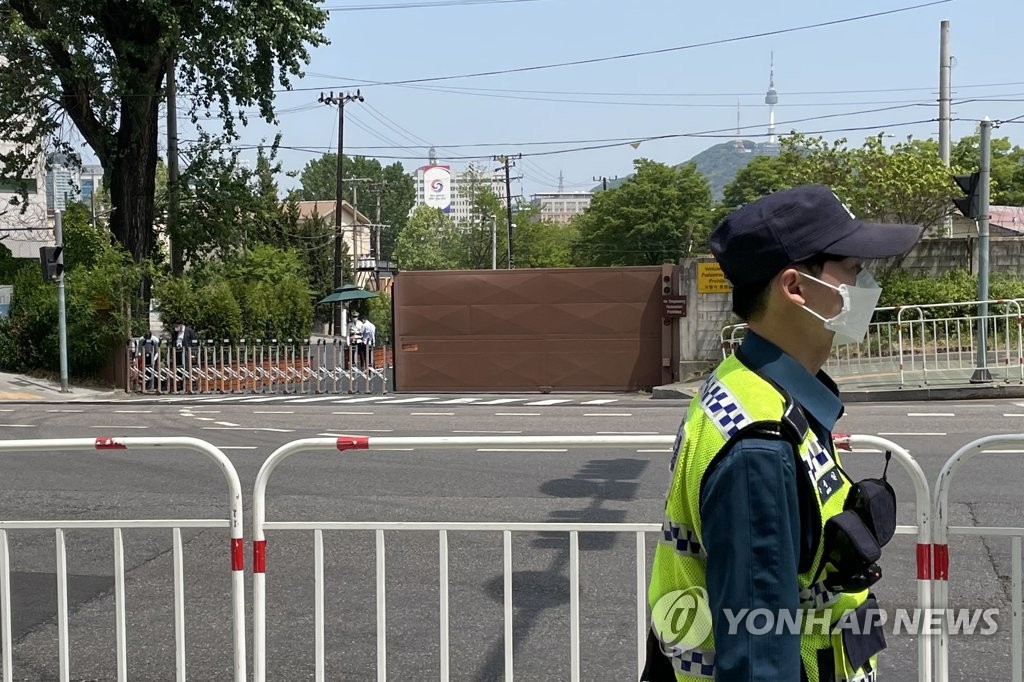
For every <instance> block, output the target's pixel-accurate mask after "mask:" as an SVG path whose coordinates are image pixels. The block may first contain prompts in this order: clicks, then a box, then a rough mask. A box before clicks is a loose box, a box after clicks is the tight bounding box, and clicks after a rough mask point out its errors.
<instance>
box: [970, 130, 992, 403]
mask: <svg viewBox="0 0 1024 682" xmlns="http://www.w3.org/2000/svg"><path fill="white" fill-rule="evenodd" d="M980 146H981V165H980V166H979V168H978V172H979V175H978V300H979V301H981V303H979V304H978V362H977V366H976V368H975V370H974V374H973V375H972V376H971V383H972V384H980V383H987V382H989V381H992V374H991V373H990V372H989V371H988V367H987V365H988V361H987V358H986V353H985V343H986V335H987V332H988V330H987V329H986V326H987V324H988V303H987V301H988V255H989V254H988V251H989V240H988V228H989V224H988V212H989V200H990V197H989V187H990V180H991V177H992V121H991V120H989V118H988V117H987V116H986V117H985V119H984V120H983V121H982V122H981V145H980Z"/></svg>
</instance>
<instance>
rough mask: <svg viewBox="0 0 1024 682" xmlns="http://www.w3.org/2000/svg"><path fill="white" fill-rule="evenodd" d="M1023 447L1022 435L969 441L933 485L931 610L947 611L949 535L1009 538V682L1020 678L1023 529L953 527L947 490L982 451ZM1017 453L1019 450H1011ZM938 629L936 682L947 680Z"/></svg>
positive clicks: (1023, 658)
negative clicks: (933, 526)
mask: <svg viewBox="0 0 1024 682" xmlns="http://www.w3.org/2000/svg"><path fill="white" fill-rule="evenodd" d="M1022 444H1024V434H1013V435H999V436H987V437H985V438H979V439H978V440H975V441H971V442H970V443H968V444H967V445H965V446H963V447H962V448H960V449H959V450H957V451H956V452H955V453H954V454H953V456H952V457H950V458H949V460H948V461H947V462H946V464H945V465H944V466H943V467H942V472H941V473H940V474H939V479H938V482H937V483H936V485H935V521H936V522H935V533H934V543H935V574H934V587H933V589H934V596H935V608H936V610H937V611H939V612H940V613H944V612H945V611H946V609H948V608H949V536H950V535H964V536H975V537H978V536H981V537H1001V538H1010V544H1011V553H1012V557H1011V562H1010V563H1011V567H1010V571H1011V574H1012V575H1011V576H1010V581H1011V602H1012V603H1011V605H1010V608H1011V630H1010V647H1011V651H1010V668H1011V678H1010V679H1011V680H1012V682H1022V679H1024V614H1022V609H1024V573H1022V571H1024V567H1022V557H1021V550H1022V541H1024V528H1019V527H992V526H954V525H951V519H950V507H949V504H950V502H949V489H950V486H951V485H952V483H953V477H954V476H955V475H956V473H957V472H958V471H959V470H960V467H961V465H963V464H964V462H966V461H967V460H969V459H971V458H973V457H974V456H975V455H979V454H981V453H983V452H987V453H992V454H996V453H998V452H1000V450H995V449H993V448H996V447H999V446H1007V445H1010V446H1017V447H1018V448H1019V447H1020V446H1021V445H1022ZM1011 452H1013V453H1014V454H1020V453H1021V450H1019V449H1018V450H1013V451H1011ZM940 622H941V629H940V632H939V637H938V642H937V645H936V648H935V679H936V682H948V680H949V658H950V651H949V644H950V637H949V634H950V633H949V622H948V619H947V618H943V619H941V621H940Z"/></svg>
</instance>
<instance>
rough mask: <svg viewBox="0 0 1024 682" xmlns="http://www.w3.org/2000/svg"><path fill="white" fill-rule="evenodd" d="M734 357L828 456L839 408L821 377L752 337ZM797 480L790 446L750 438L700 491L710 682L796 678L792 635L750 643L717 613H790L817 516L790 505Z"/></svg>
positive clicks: (805, 503)
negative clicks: (793, 408)
mask: <svg viewBox="0 0 1024 682" xmlns="http://www.w3.org/2000/svg"><path fill="white" fill-rule="evenodd" d="M739 355H740V358H741V359H742V360H743V362H744V364H746V365H747V366H748V367H749V368H750V369H752V370H755V371H757V372H759V373H761V374H762V375H763V376H765V377H767V378H769V379H771V380H772V381H774V382H775V383H776V384H777V385H778V386H779V387H781V388H782V389H783V390H784V391H786V392H787V393H788V394H789V395H790V397H791V398H793V400H795V401H796V402H797V403H799V405H800V406H801V407H802V408H803V410H804V413H805V415H806V416H807V418H808V421H809V422H810V426H811V428H812V429H813V430H814V433H815V434H816V435H817V436H818V438H819V439H820V440H821V442H822V443H823V444H825V446H826V447H829V448H831V442H832V439H831V432H832V428H833V427H834V426H835V423H836V421H837V420H838V419H839V417H841V416H842V414H843V404H842V402H841V401H840V400H839V396H838V391H837V390H836V385H835V383H834V382H833V381H832V380H831V379H830V378H829V377H828V375H826V374H825V373H824V372H819V373H818V375H817V376H814V375H812V374H811V373H810V372H808V371H807V370H806V369H804V367H803V366H801V365H800V364H799V363H798V362H797V361H796V360H794V359H793V358H792V357H790V356H789V355H786V354H785V353H783V352H782V351H781V350H780V349H779V348H778V347H777V346H775V345H774V344H773V343H771V342H769V341H767V340H765V339H764V338H762V337H760V336H758V335H757V334H755V333H753V332H748V333H747V336H746V337H745V338H744V340H743V344H742V345H741V347H740V350H739ZM798 475H803V474H802V472H799V471H798V470H797V463H796V460H795V457H794V454H793V446H792V444H791V443H789V442H788V441H785V440H770V439H766V438H757V437H756V436H751V437H750V438H741V439H739V440H738V441H736V442H735V443H734V444H733V445H731V446H730V448H729V450H728V451H727V452H725V453H723V454H722V460H721V462H720V464H718V465H717V466H716V468H715V469H713V470H712V471H711V473H710V474H709V476H708V478H707V481H706V482H705V485H704V490H703V492H702V494H701V498H700V515H701V525H702V528H703V536H704V549H705V551H706V552H707V590H708V599H709V600H710V607H711V613H712V614H713V623H714V637H715V668H716V670H715V679H716V680H717V682H753V681H755V680H758V681H760V680H764V681H765V682H767V681H769V680H770V681H772V682H777V681H779V680H793V681H794V682H795V681H796V680H799V679H800V638H799V636H798V635H791V634H788V628H783V629H784V630H787V632H786V633H785V634H776V633H775V630H774V628H773V630H772V631H771V632H769V633H768V634H763V635H753V634H750V633H748V631H747V624H748V622H749V621H748V620H747V619H746V618H742V619H739V620H738V626H737V627H733V628H730V621H729V619H728V618H726V617H725V612H724V610H725V609H731V610H732V619H733V620H734V621H736V619H737V616H738V615H739V614H740V613H741V610H742V609H749V610H750V611H753V610H755V609H768V610H769V611H771V612H772V613H778V612H780V611H782V610H790V611H795V610H796V609H798V608H799V586H798V584H797V574H798V573H799V569H798V566H799V563H800V558H801V550H803V552H804V556H807V553H808V552H810V551H813V549H814V547H815V542H816V539H815V525H816V523H815V519H816V517H817V510H816V508H815V507H814V506H812V505H815V504H816V502H815V501H814V500H807V499H806V497H805V498H804V499H803V500H801V499H800V497H801V496H799V495H798V493H797V476H798ZM748 613H749V611H748ZM776 622H777V620H776ZM752 624H753V625H754V628H755V630H756V629H757V628H758V627H761V628H762V629H763V628H764V626H765V620H764V618H763V617H761V618H755V619H754V620H753V622H752ZM730 630H733V631H732V632H730Z"/></svg>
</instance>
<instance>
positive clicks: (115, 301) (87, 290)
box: [0, 211, 141, 377]
mask: <svg viewBox="0 0 1024 682" xmlns="http://www.w3.org/2000/svg"><path fill="white" fill-rule="evenodd" d="M65 227H66V229H65V244H66V246H65V255H66V256H67V269H66V271H65V277H64V286H65V312H66V314H67V343H68V347H67V353H68V372H69V374H71V375H72V376H78V377H83V376H90V375H93V374H95V373H96V372H97V371H98V370H100V369H101V368H103V367H104V366H106V365H107V363H109V362H110V359H111V355H110V353H111V349H112V348H114V347H115V346H117V345H119V344H120V343H121V342H122V341H124V340H125V338H127V337H128V336H130V335H131V333H132V329H131V318H130V316H129V311H130V310H131V309H132V307H133V305H134V304H135V303H136V302H137V298H138V297H137V293H138V289H139V282H140V279H141V270H140V268H139V267H138V266H136V265H135V264H134V263H133V262H132V261H131V258H130V257H129V256H128V254H127V253H126V252H125V251H124V250H123V249H120V248H119V247H115V246H112V245H111V244H110V238H109V235H108V234H107V233H106V232H105V231H101V230H94V229H93V228H92V226H91V225H89V224H88V219H87V216H85V215H84V214H82V212H81V211H78V212H75V211H68V214H67V217H66V220H65ZM56 289H57V287H56V285H55V284H54V283H52V282H44V281H43V279H42V276H41V274H40V270H39V267H38V265H37V264H36V263H35V262H34V261H29V262H27V263H25V264H24V265H23V266H22V267H20V269H18V271H17V272H16V274H15V276H14V292H13V296H12V300H11V310H10V316H9V318H8V319H7V320H6V321H4V323H3V324H2V325H0V366H3V367H4V368H5V369H10V370H14V371H28V370H33V369H43V370H50V371H57V370H58V369H59V367H60V356H59V352H60V351H59V348H60V346H59V339H58V332H57V291H56Z"/></svg>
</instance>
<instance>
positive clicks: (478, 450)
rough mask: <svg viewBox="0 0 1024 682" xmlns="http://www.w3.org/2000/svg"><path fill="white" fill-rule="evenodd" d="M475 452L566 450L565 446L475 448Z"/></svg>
mask: <svg viewBox="0 0 1024 682" xmlns="http://www.w3.org/2000/svg"><path fill="white" fill-rule="evenodd" d="M477 452H568V450H567V449H565V448H477Z"/></svg>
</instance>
